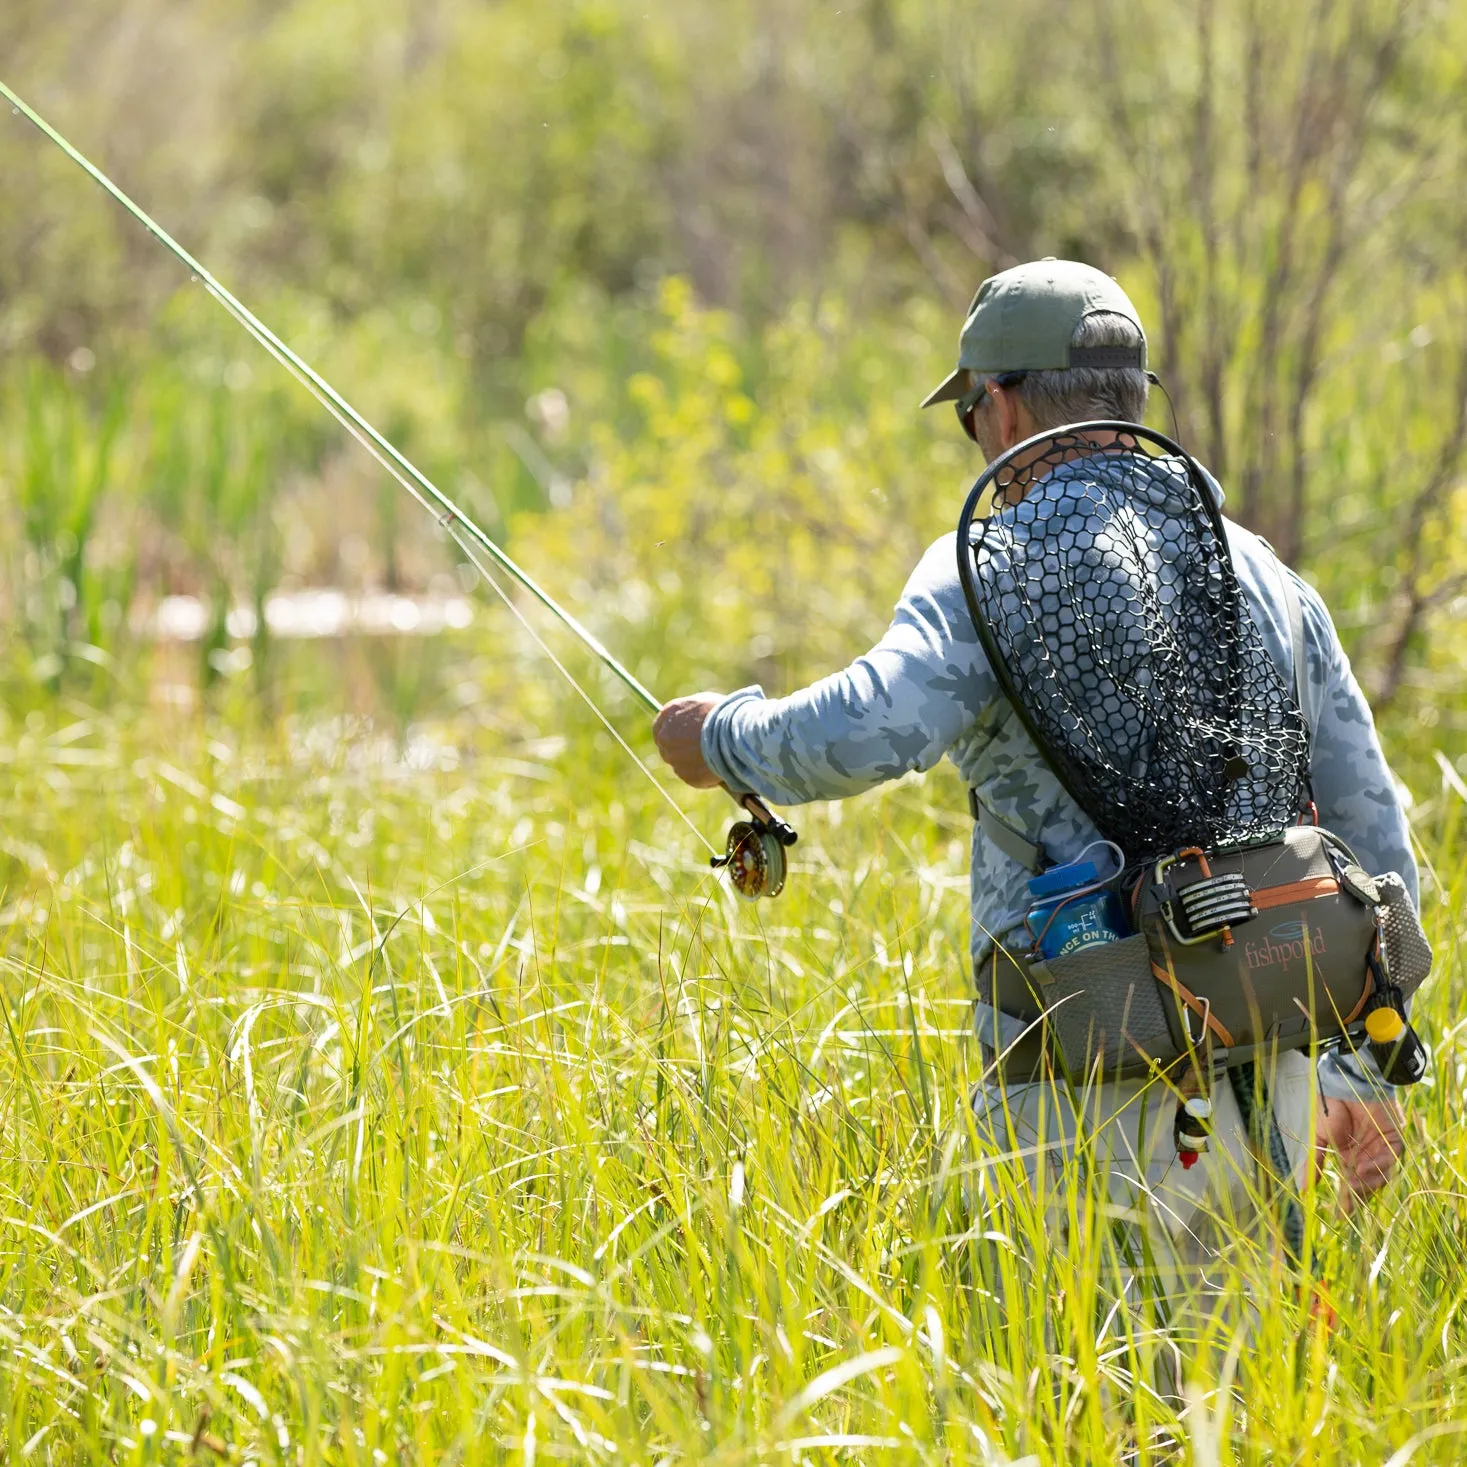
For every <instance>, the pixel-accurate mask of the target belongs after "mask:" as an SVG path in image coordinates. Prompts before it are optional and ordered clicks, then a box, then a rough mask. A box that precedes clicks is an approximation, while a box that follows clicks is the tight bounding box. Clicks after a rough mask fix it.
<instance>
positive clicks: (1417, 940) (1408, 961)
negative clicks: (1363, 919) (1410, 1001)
mask: <svg viewBox="0 0 1467 1467" xmlns="http://www.w3.org/2000/svg"><path fill="white" fill-rule="evenodd" d="M1375 882H1376V885H1377V886H1378V887H1379V888H1380V904H1381V908H1382V911H1383V913H1384V920H1383V922H1382V924H1381V929H1382V936H1383V938H1384V942H1383V944H1382V945H1383V947H1384V948H1385V960H1386V970H1387V971H1388V972H1389V973H1390V975H1391V981H1392V982H1393V983H1395V984H1397V985H1399V987H1400V989H1401V992H1402V993H1404V994H1405V995H1406V996H1407V997H1408V998H1409V997H1410V996H1411V994H1413V993H1415V992H1416V990H1417V989H1418V988H1420V987H1421V985H1422V984H1423V983H1425V982H1426V980H1427V978H1428V976H1429V975H1430V973H1431V959H1432V953H1431V943H1430V941H1429V940H1428V939H1427V936H1426V929H1425V928H1424V927H1423V926H1422V925H1421V917H1420V915H1419V914H1418V912H1417V911H1416V903H1415V902H1413V901H1412V900H1411V893H1410V892H1409V891H1407V890H1406V883H1405V882H1404V881H1402V880H1401V878H1400V877H1399V876H1398V875H1396V873H1395V872H1394V871H1387V872H1386V874H1385V875H1384V876H1377V877H1376V878H1375Z"/></svg>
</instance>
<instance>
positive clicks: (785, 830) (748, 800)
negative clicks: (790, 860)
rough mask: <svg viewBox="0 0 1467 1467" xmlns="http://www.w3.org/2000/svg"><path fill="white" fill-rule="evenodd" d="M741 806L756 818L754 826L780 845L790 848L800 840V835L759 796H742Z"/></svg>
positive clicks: (740, 799) (740, 798)
mask: <svg viewBox="0 0 1467 1467" xmlns="http://www.w3.org/2000/svg"><path fill="white" fill-rule="evenodd" d="M739 804H740V805H742V806H743V807H744V809H745V810H747V811H748V812H749V814H750V815H752V816H753V817H754V824H755V825H757V826H759V827H760V828H761V829H762V830H766V831H768V833H769V834H770V835H772V836H773V837H774V838H775V840H777V841H778V842H779V843H780V845H782V846H785V847H786V848H788V847H789V846H792V845H794V843H795V842H796V841H797V840H799V838H800V834H799V832H798V831H797V830H796V829H795V828H794V826H793V825H791V824H790V823H789V822H788V821H786V820H781V819H780V818H779V816H778V815H776V814H775V813H774V811H773V810H771V809H770V808H769V806H768V805H766V804H765V803H764V801H763V800H761V799H760V798H759V796H758V795H741V796H740V797H739Z"/></svg>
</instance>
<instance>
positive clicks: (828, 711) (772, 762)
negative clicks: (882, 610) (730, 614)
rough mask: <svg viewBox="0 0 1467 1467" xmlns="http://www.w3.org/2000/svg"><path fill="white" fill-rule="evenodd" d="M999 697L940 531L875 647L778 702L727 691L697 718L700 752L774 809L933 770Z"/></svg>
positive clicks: (733, 783)
mask: <svg viewBox="0 0 1467 1467" xmlns="http://www.w3.org/2000/svg"><path fill="white" fill-rule="evenodd" d="M998 696H999V690H998V684H997V682H996V680H995V679H994V677H993V675H992V673H991V671H990V670H989V667H988V662H987V659H986V658H985V657H984V655H983V651H982V648H981V647H980V646H979V644H978V637H977V633H976V632H975V631H974V629H973V623H972V620H971V618H970V617H969V615H968V610H967V606H966V604H965V603H964V601H963V596H962V589H961V587H960V585H959V583H958V576H957V546H956V540H955V537H954V536H952V535H947V536H945V537H944V538H943V539H941V540H939V541H937V543H936V544H934V545H933V546H932V547H931V549H929V550H928V551H927V553H926V555H924V556H923V557H922V560H921V561H920V562H919V564H918V566H917V568H916V570H915V571H914V572H913V573H912V576H911V579H910V580H909V581H908V582H907V585H906V589H905V590H904V591H903V592H902V597H901V600H900V601H899V602H898V603H897V607H896V612H895V614H894V615H893V617H892V622H891V626H890V627H889V628H888V629H887V632H886V635H885V636H884V637H882V639H881V640H880V641H879V642H878V643H877V644H876V646H875V647H873V648H872V649H871V650H870V651H869V652H868V653H866V655H865V656H864V657H858V658H857V659H856V660H855V661H854V662H853V663H851V665H850V666H849V667H847V668H845V669H844V670H843V671H841V672H837V673H833V674H832V675H831V676H830V677H826V678H822V679H821V680H820V681H819V682H817V683H813V684H811V686H810V687H808V688H805V689H804V690H803V691H801V692H798V693H793V694H791V695H790V696H789V697H786V698H766V697H765V696H764V693H763V690H762V689H760V688H757V687H752V688H744V689H742V690H741V691H739V692H737V693H731V694H730V695H729V696H728V697H727V698H725V699H724V700H723V702H722V703H720V704H718V705H717V706H716V707H715V708H714V709H713V711H712V713H710V714H709V716H708V719H707V721H706V722H705V723H704V725H703V745H702V747H703V757H704V758H705V759H706V760H707V762H708V765H709V767H710V768H711V769H712V770H713V771H714V772H715V773H716V774H717V775H718V777H719V778H720V779H721V780H723V781H724V783H725V784H727V785H728V786H729V788H730V789H733V790H735V791H737V792H739V793H744V792H752V793H754V794H757V795H759V796H761V797H762V798H764V799H766V800H770V801H772V802H773V803H775V804H780V805H797V804H802V803H804V802H805V801H807V800H820V799H839V798H842V797H844V796H846V795H855V794H859V793H861V791H863V790H867V789H870V788H872V787H873V786H875V785H878V784H881V783H882V782H883V781H885V780H890V779H897V778H899V777H900V776H901V775H904V774H907V773H909V772H910V771H912V770H926V769H930V768H931V767H932V766H933V765H934V764H936V763H937V761H938V760H939V759H941V758H942V756H943V754H944V753H946V751H947V750H948V749H949V748H950V747H951V745H952V744H953V743H954V742H955V741H956V740H957V739H959V738H960V737H961V736H962V735H963V734H964V733H965V732H967V731H968V730H969V729H970V728H971V727H972V726H973V724H974V723H975V722H976V721H977V719H978V718H979V717H981V715H982V714H983V712H984V711H985V710H986V709H987V708H988V706H989V705H990V704H991V703H992V701H993V700H994V699H995V698H996V697H998Z"/></svg>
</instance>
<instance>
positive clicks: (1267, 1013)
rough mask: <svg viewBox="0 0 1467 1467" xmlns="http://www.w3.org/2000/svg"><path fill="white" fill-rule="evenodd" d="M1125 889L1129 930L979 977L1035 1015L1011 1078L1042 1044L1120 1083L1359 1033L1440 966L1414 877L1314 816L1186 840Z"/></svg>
mask: <svg viewBox="0 0 1467 1467" xmlns="http://www.w3.org/2000/svg"><path fill="white" fill-rule="evenodd" d="M1121 888H1122V894H1123V896H1124V898H1125V902H1126V907H1127V911H1128V915H1129V916H1130V918H1131V926H1132V930H1133V935H1132V936H1130V937H1126V938H1123V939H1121V940H1119V941H1115V942H1106V943H1098V944H1094V945H1092V946H1089V947H1085V948H1082V949H1080V950H1079V951H1076V952H1072V953H1066V954H1064V955H1063V956H1060V957H1050V958H1046V957H1043V956H1041V955H1040V954H1038V953H1007V952H1000V953H997V954H995V956H994V958H993V960H992V962H991V964H990V965H988V971H987V972H985V973H983V974H980V975H979V979H980V982H979V988H980V992H979V997H980V999H983V1000H985V1001H988V1002H992V1003H993V1004H994V1006H995V1007H996V1008H998V1009H1001V1010H1002V1011H1003V1012H1005V1013H1007V1014H1009V1015H1011V1016H1012V1017H1014V1018H1017V1019H1021V1020H1024V1021H1025V1022H1026V1023H1028V1025H1029V1028H1028V1030H1027V1032H1026V1033H1025V1035H1024V1037H1023V1038H1022V1039H1020V1040H1019V1041H1018V1042H1017V1043H1015V1044H1013V1045H1011V1046H1010V1047H1009V1048H1008V1050H1007V1051H1006V1052H1005V1054H1004V1055H1003V1057H1002V1058H1003V1063H1004V1068H1005V1072H1006V1074H1008V1075H1009V1076H1010V1077H1014V1076H1015V1075H1016V1074H1017V1073H1018V1072H1020V1071H1022V1070H1025V1069H1032V1068H1033V1067H1034V1066H1036V1065H1037V1064H1038V1063H1039V1062H1040V1060H1041V1057H1042V1055H1043V1054H1044V1053H1045V1052H1046V1051H1047V1052H1048V1054H1049V1056H1050V1057H1051V1059H1052V1060H1053V1061H1054V1062H1055V1063H1056V1064H1057V1065H1058V1066H1060V1067H1061V1068H1062V1069H1063V1070H1064V1071H1066V1072H1067V1073H1068V1074H1069V1075H1070V1076H1071V1077H1074V1078H1079V1077H1091V1078H1096V1077H1097V1076H1098V1077H1099V1078H1105V1079H1120V1078H1126V1077H1130V1076H1136V1075H1143V1074H1148V1073H1154V1072H1156V1071H1157V1070H1159V1069H1160V1070H1168V1069H1171V1068H1173V1067H1175V1066H1178V1065H1180V1064H1182V1063H1183V1062H1184V1061H1186V1060H1187V1059H1188V1058H1193V1059H1194V1060H1195V1059H1204V1058H1205V1062H1206V1063H1207V1064H1208V1065H1209V1066H1215V1065H1217V1064H1223V1063H1226V1064H1232V1063H1238V1062H1241V1061H1243V1060H1246V1059H1249V1058H1251V1057H1254V1056H1255V1055H1261V1054H1263V1053H1273V1052H1281V1051H1286V1050H1291V1049H1301V1048H1305V1047H1307V1046H1309V1045H1311V1044H1316V1043H1326V1042H1329V1041H1332V1040H1337V1039H1340V1038H1342V1037H1345V1036H1350V1037H1351V1038H1352V1039H1355V1040H1357V1041H1363V1026H1362V1022H1361V1021H1362V1019H1363V1016H1364V1014H1365V1012H1366V1011H1367V1009H1368V1008H1369V1007H1370V1006H1371V999H1372V996H1373V995H1374V994H1376V993H1377V991H1378V990H1379V988H1380V986H1381V984H1382V982H1385V983H1388V984H1389V985H1391V986H1393V987H1394V988H1397V989H1399V990H1400V995H1401V996H1403V997H1409V996H1410V995H1411V994H1412V993H1413V992H1414V991H1415V990H1416V989H1417V988H1418V987H1420V985H1421V983H1422V982H1423V981H1424V980H1425V979H1426V977H1427V975H1428V973H1429V972H1430V970H1431V946H1430V944H1429V943H1428V941H1427V938H1426V934H1425V932H1424V931H1423V930H1422V926H1421V921H1420V918H1419V917H1418V916H1417V913H1416V908H1415V905H1414V903H1413V902H1412V900H1411V897H1410V893H1409V892H1408V891H1407V889H1406V886H1405V883H1404V882H1403V881H1402V880H1401V878H1400V877H1399V876H1397V875H1396V874H1395V873H1394V872H1391V873H1387V874H1385V875H1382V876H1370V875H1368V874H1367V873H1366V872H1365V871H1364V870H1362V869H1361V867H1360V866H1359V865H1358V864H1357V862H1356V861H1355V859H1354V857H1353V856H1352V855H1351V853H1350V851H1349V849H1348V847H1347V846H1346V845H1345V843H1344V842H1343V841H1341V840H1340V839H1339V838H1338V837H1336V836H1334V835H1333V834H1331V833H1330V832H1329V831H1328V830H1325V829H1322V828H1321V827H1319V826H1297V827H1293V828H1291V829H1289V830H1287V831H1285V832H1284V833H1283V835H1282V836H1281V837H1279V838H1278V839H1276V840H1272V841H1269V842H1267V843H1263V844H1255V845H1252V846H1249V847H1245V848H1240V849H1234V850H1220V851H1215V852H1203V851H1200V850H1196V849H1191V850H1183V851H1179V852H1177V853H1175V854H1174V855H1170V856H1166V857H1163V858H1162V859H1161V860H1159V861H1157V862H1155V863H1152V864H1150V865H1148V866H1147V867H1145V868H1143V869H1142V870H1140V871H1130V872H1128V873H1126V875H1125V876H1124V877H1123V878H1122V882H1121ZM985 980H987V981H985ZM984 989H991V991H989V992H984V991H983V990H984Z"/></svg>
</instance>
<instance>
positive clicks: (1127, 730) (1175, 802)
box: [958, 423, 1309, 861]
mask: <svg viewBox="0 0 1467 1467" xmlns="http://www.w3.org/2000/svg"><path fill="white" fill-rule="evenodd" d="M980 504H986V505H987V506H988V507H989V513H988V515H987V517H986V518H983V519H978V518H975V515H976V513H977V511H978V509H979V507H980ZM958 543H959V547H960V548H959V568H960V571H961V573H962V579H963V586H964V590H965V591H966V593H967V596H968V604H969V607H970V609H971V610H972V613H973V618H974V621H975V622H976V623H977V626H978V632H979V635H980V637H981V638H982V640H983V645H984V647H985V649H986V650H987V652H988V656H989V659H990V661H991V662H992V663H993V665H994V670H995V672H996V674H997V676H998V677H999V680H1000V682H1002V683H1003V684H1004V690H1005V692H1006V693H1007V694H1008V695H1009V697H1010V699H1011V701H1012V702H1013V703H1014V705H1015V707H1016V708H1017V709H1018V711H1019V713H1020V715H1021V716H1022V717H1023V719H1024V722H1025V723H1026V725H1027V726H1028V727H1029V730H1030V732H1031V733H1032V734H1033V735H1034V738H1035V741H1036V743H1037V744H1038V745H1039V748H1040V751H1041V753H1042V754H1043V755H1044V756H1045V758H1046V760H1047V762H1048V763H1049V765H1050V767H1051V768H1052V769H1053V770H1054V771H1055V773H1056V774H1057V775H1058V776H1059V777H1060V779H1061V780H1062V781H1063V782H1064V784H1065V785H1066V786H1067V787H1068V788H1069V790H1070V792H1071V793H1072V794H1073V795H1074V796H1075V798H1076V799H1077V800H1078V801H1079V802H1080V804H1081V805H1082V806H1083V807H1084V809H1085V810H1086V811H1087V812H1088V813H1089V815H1090V817H1091V818H1092V819H1093V820H1094V821H1095V823H1096V825H1097V826H1099V828H1100V830H1101V833H1102V834H1104V835H1105V836H1106V837H1107V838H1108V839H1110V840H1113V841H1115V842H1116V843H1117V844H1118V845H1119V846H1120V847H1121V848H1122V849H1123V850H1124V851H1125V852H1126V855H1127V857H1128V859H1130V860H1132V861H1136V860H1141V859H1144V858H1146V857H1148V856H1154V855H1159V854H1161V853H1162V852H1165V851H1173V850H1177V849H1178V848H1180V847H1184V846H1191V845H1200V846H1216V845H1227V844H1233V843H1236V842H1241V841H1247V840H1252V839H1255V838H1260V837H1266V836H1269V835H1273V834H1276V833H1277V832H1278V831H1279V830H1281V829H1282V828H1283V827H1284V826H1286V825H1290V824H1292V823H1293V822H1294V821H1295V820H1296V819H1297V818H1298V815H1299V812H1300V809H1301V808H1302V806H1303V803H1304V801H1305V798H1306V795H1305V790H1306V780H1307V772H1308V757H1309V752H1308V732H1307V729H1306V726H1305V723H1304V719H1303V716H1302V715H1301V713H1300V711H1299V707H1298V704H1297V702H1296V700H1295V698H1294V694H1293V690H1292V688H1291V687H1290V685H1289V683H1288V681H1286V679H1285V678H1284V676H1283V674H1282V673H1281V672H1280V670H1279V669H1278V667H1277V666H1276V664H1275V663H1274V661H1273V659H1272V658H1271V657H1270V656H1269V655H1268V653H1267V651H1266V650H1265V648H1264V646H1263V642H1262V639H1261V637H1260V635H1259V632H1258V627H1257V625H1256V624H1255V622H1254V620H1253V617H1252V615H1251V613H1250V611H1249V609H1248V606H1247V603H1246V601H1245V600H1244V598H1243V595H1242V593H1241V591H1240V589H1239V586H1238V581H1237V577H1236V576H1235V574H1234V572H1233V566H1232V561H1231V558H1230V557H1229V554H1228V549H1227V542H1226V540H1225V538H1224V535H1223V530H1222V522H1221V519H1220V517H1219V514H1218V512H1217V509H1216V507H1215V505H1214V504H1213V502H1212V496H1211V494H1210V493H1209V491H1208V489H1207V487H1206V483H1205V481H1204V479H1203V477H1202V474H1201V471H1200V470H1198V469H1197V467H1196V465H1195V464H1193V463H1192V462H1191V460H1190V459H1188V458H1187V456H1186V455H1185V454H1183V453H1182V452H1181V451H1180V450H1179V449H1177V447H1176V445H1175V444H1171V443H1169V442H1168V441H1167V440H1165V439H1162V438H1160V437H1159V436H1158V435H1154V434H1152V433H1151V432H1150V431H1149V430H1147V429H1144V428H1137V427H1132V426H1128V425H1122V424H1114V423H1113V424H1082V425H1079V426H1077V427H1071V428H1066V429H1063V430H1060V431H1058V432H1056V433H1055V434H1053V435H1051V436H1049V437H1048V438H1046V439H1043V440H1039V441H1038V442H1037V443H1036V442H1035V441H1034V440H1031V442H1030V443H1029V444H1028V445H1024V444H1021V445H1019V447H1018V448H1017V449H1015V450H1012V451H1011V452H1010V453H1009V454H1006V455H1005V456H1004V457H1003V458H1002V459H999V460H996V461H995V462H994V463H993V464H992V465H991V466H990V467H989V469H988V470H987V471H986V472H985V473H984V475H983V477H982V478H981V479H980V480H979V481H978V484H977V485H976V486H975V487H974V490H973V493H972V494H971V495H970V496H969V499H968V504H967V506H966V507H965V508H964V511H963V519H962V523H961V526H960V530H959V541H958ZM964 546H968V547H970V550H969V551H968V553H964V550H963V548H962V547H964Z"/></svg>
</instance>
